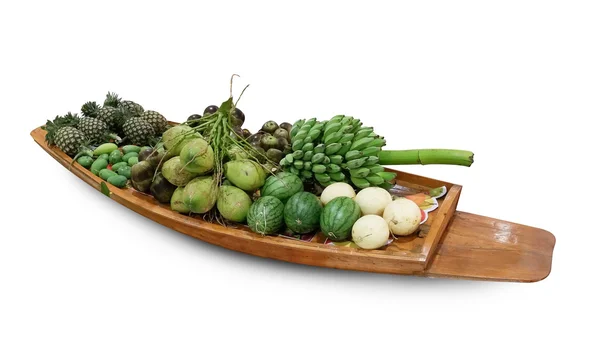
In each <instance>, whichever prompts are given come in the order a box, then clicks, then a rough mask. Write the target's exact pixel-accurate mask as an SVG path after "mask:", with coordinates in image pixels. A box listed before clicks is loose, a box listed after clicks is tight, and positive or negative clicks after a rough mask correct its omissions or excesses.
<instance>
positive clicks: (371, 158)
mask: <svg viewBox="0 0 600 337" xmlns="http://www.w3.org/2000/svg"><path fill="white" fill-rule="evenodd" d="M377 163H379V157H377V156H369V157H368V158H367V161H366V162H365V165H375V164H377Z"/></svg>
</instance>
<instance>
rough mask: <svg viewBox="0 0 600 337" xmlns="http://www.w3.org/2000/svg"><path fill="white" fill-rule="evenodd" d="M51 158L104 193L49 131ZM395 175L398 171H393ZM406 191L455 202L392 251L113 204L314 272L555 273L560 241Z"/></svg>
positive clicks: (129, 201)
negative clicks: (422, 231)
mask: <svg viewBox="0 0 600 337" xmlns="http://www.w3.org/2000/svg"><path fill="white" fill-rule="evenodd" d="M31 136H32V137H33V139H34V140H35V141H36V143H38V145H40V147H42V149H44V150H45V151H46V152H47V153H48V154H50V156H52V157H53V158H54V159H55V160H56V161H57V162H59V163H60V164H61V165H63V166H64V167H66V168H68V169H69V170H70V171H71V172H72V173H73V174H75V175H76V176H78V177H79V178H81V179H82V180H83V181H85V182H86V183H88V184H89V185H91V186H92V187H94V188H96V189H97V190H101V183H102V179H100V178H99V177H97V176H95V175H93V174H92V173H91V172H90V171H89V170H87V169H85V168H83V167H82V166H80V165H79V164H77V163H74V164H71V162H72V160H71V158H69V157H68V156H67V155H66V154H65V153H63V152H62V151H60V150H59V149H58V148H56V147H54V146H48V145H47V144H46V142H45V140H44V137H45V131H44V130H42V129H41V128H37V129H35V130H33V131H32V132H31ZM390 171H392V170H390ZM394 172H397V173H398V177H399V181H400V182H402V185H403V186H411V187H419V186H420V187H423V188H427V187H429V188H433V187H439V186H442V185H443V186H445V187H446V188H447V190H448V193H447V195H445V196H444V198H443V199H442V200H441V203H440V205H439V208H438V209H436V210H435V211H434V212H432V213H431V217H430V218H429V219H428V220H427V222H426V223H425V225H426V226H427V228H428V232H427V234H426V235H423V236H421V235H414V236H411V237H407V238H402V239H399V240H395V242H394V243H393V244H390V245H389V247H388V248H386V249H385V250H362V249H358V248H352V247H344V246H337V245H334V244H325V242H324V238H323V237H322V236H319V235H315V236H314V238H312V239H310V240H309V241H304V240H297V239H293V238H289V237H283V236H262V235H259V234H256V233H253V232H251V231H250V230H249V229H248V228H247V227H246V226H244V225H237V226H223V225H221V224H216V223H211V222H207V221H204V220H203V219H202V218H200V217H199V216H189V215H184V214H179V213H177V212H174V211H172V210H171V209H170V208H169V205H165V204H160V203H158V202H157V201H156V200H155V199H154V198H152V197H151V196H150V195H147V194H144V193H141V192H138V191H136V190H135V189H133V188H117V187H114V186H112V185H109V184H105V186H107V187H108V189H109V193H108V197H110V198H111V199H112V200H114V201H116V202H118V203H119V204H121V205H123V206H125V207H127V208H129V209H131V210H133V211H135V212H137V213H139V214H141V215H143V216H145V217H147V218H149V219H152V220H154V221H155V222H157V223H159V224H162V225H164V226H167V227H169V228H172V229H174V230H176V231H179V232H181V233H184V234H186V235H189V236H192V237H195V238H197V239H200V240H203V241H206V242H209V243H212V244H215V245H218V246H221V247H224V248H227V249H231V250H234V251H239V252H242V253H246V254H251V255H255V256H260V257H264V258H271V259H276V260H282V261H287V262H291V263H299V264H305V265H311V266H318V267H326V268H335V269H346V270H355V271H363V272H375V273H388V274H404V275H416V276H425V277H447V278H463V279H476V280H489V281H512V282H536V281H540V280H543V279H544V278H546V277H547V276H548V275H549V273H550V270H551V265H552V253H553V249H554V244H555V238H554V236H553V235H552V234H551V233H549V232H547V231H545V230H541V229H538V228H534V227H529V226H525V225H520V224H516V223H512V222H508V221H503V220H498V219H493V218H489V217H485V216H480V215H475V214H470V213H466V212H461V211H457V210H456V207H457V204H458V200H459V197H460V192H461V186H459V185H455V184H451V183H447V182H443V181H438V180H434V179H430V178H426V177H421V176H417V175H412V174H408V173H404V172H400V171H394Z"/></svg>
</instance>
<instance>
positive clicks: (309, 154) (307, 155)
mask: <svg viewBox="0 0 600 337" xmlns="http://www.w3.org/2000/svg"><path fill="white" fill-rule="evenodd" d="M312 156H313V152H312V151H306V152H304V156H303V157H302V160H304V161H309V160H310V159H311V158H312Z"/></svg>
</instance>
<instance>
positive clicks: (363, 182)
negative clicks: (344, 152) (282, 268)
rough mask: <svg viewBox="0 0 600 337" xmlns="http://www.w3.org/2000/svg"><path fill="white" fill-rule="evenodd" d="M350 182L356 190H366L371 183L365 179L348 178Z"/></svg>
mask: <svg viewBox="0 0 600 337" xmlns="http://www.w3.org/2000/svg"><path fill="white" fill-rule="evenodd" d="M350 181H352V183H353V184H354V186H356V187H358V188H367V187H369V186H371V183H369V181H368V180H367V179H364V178H358V177H350Z"/></svg>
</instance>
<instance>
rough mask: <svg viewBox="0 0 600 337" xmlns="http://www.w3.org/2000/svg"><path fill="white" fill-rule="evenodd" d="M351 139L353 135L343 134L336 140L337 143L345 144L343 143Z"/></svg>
mask: <svg viewBox="0 0 600 337" xmlns="http://www.w3.org/2000/svg"><path fill="white" fill-rule="evenodd" d="M352 138H354V134H353V133H344V134H343V135H342V137H341V138H340V139H339V140H338V143H345V142H349V141H352Z"/></svg>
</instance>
